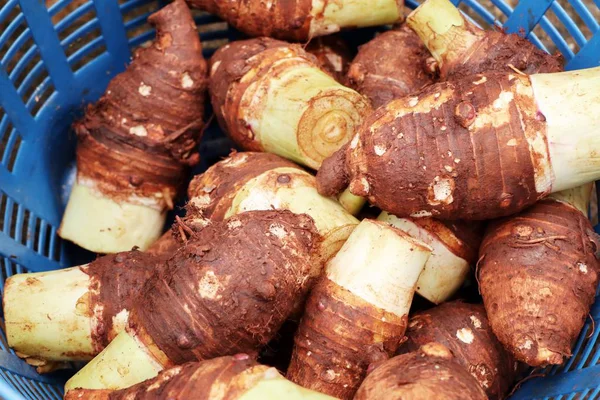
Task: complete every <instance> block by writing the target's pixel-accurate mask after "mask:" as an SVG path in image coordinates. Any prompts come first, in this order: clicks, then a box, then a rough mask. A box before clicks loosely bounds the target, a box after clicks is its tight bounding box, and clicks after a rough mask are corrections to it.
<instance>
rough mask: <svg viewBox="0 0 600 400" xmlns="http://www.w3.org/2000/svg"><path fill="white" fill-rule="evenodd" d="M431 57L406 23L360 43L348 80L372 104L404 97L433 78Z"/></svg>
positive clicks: (433, 63)
mask: <svg viewBox="0 0 600 400" xmlns="http://www.w3.org/2000/svg"><path fill="white" fill-rule="evenodd" d="M434 75H435V61H434V60H433V58H431V54H430V53H429V50H427V48H426V47H425V46H424V45H423V43H422V42H421V40H420V39H419V37H418V36H417V35H416V34H415V33H414V32H413V31H412V30H411V29H410V28H408V27H407V26H406V25H404V26H402V27H401V28H399V29H395V30H391V31H387V32H385V33H382V34H381V35H379V36H377V37H376V38H375V39H373V40H371V41H370V42H368V43H367V44H365V45H363V46H361V47H360V49H359V51H358V55H357V56H356V57H355V58H354V61H352V64H351V65H350V70H349V71H348V84H349V86H350V87H352V88H354V89H356V90H357V91H358V92H359V93H361V94H363V95H364V96H366V97H368V98H369V100H370V101H371V104H372V105H373V107H380V106H382V105H384V104H386V103H387V102H389V101H390V100H393V99H397V98H399V97H404V96H406V95H409V94H411V93H414V92H416V91H418V90H419V89H421V88H423V87H424V86H427V85H430V84H432V83H433V82H434V78H433V77H434Z"/></svg>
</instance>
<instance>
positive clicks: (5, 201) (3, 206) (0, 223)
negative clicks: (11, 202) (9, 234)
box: [0, 192, 8, 232]
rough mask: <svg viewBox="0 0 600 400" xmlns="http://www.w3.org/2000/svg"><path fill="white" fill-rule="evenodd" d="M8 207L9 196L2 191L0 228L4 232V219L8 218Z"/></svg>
mask: <svg viewBox="0 0 600 400" xmlns="http://www.w3.org/2000/svg"><path fill="white" fill-rule="evenodd" d="M7 208H8V197H7V196H6V195H5V194H4V193H2V192H0V228H1V229H2V232H4V222H5V221H4V220H5V219H6V218H8V214H7V212H6V211H7V210H6V209H7Z"/></svg>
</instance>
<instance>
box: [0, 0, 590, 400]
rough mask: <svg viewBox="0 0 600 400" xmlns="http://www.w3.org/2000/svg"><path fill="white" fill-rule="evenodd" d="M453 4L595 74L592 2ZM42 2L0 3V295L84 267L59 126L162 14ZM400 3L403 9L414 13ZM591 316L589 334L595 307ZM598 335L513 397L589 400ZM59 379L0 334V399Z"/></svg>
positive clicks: (216, 145)
mask: <svg viewBox="0 0 600 400" xmlns="http://www.w3.org/2000/svg"><path fill="white" fill-rule="evenodd" d="M453 1H454V3H455V4H459V7H460V8H461V9H462V10H463V11H465V12H466V13H467V14H468V15H469V16H471V17H472V19H473V20H474V21H475V22H477V23H479V24H481V25H491V24H496V25H498V26H503V27H504V29H506V31H508V32H520V33H523V34H527V37H528V38H529V39H530V40H532V41H533V43H535V44H536V45H538V46H539V47H541V48H544V49H546V47H545V46H544V44H543V43H546V44H548V43H551V44H552V45H553V46H554V48H553V49H558V50H559V51H560V52H561V53H562V54H563V55H564V56H565V58H566V59H567V61H568V62H567V68H568V69H577V68H586V67H592V66H597V65H600V32H599V21H600V18H598V15H600V10H599V9H600V0H594V5H588V6H586V5H584V2H583V1H581V0H521V1H520V2H518V5H517V6H516V7H515V8H514V9H513V8H512V7H510V6H509V5H507V4H506V3H505V2H504V1H502V0H491V3H493V4H494V6H495V9H494V10H491V9H488V8H486V7H484V6H483V5H481V4H480V3H479V2H478V1H477V0H463V1H460V0H453ZM45 3H47V2H45V1H42V0H0V4H3V5H0V27H3V31H2V32H0V57H1V68H0V221H2V220H3V223H0V293H1V291H2V290H3V283H4V280H5V279H6V278H7V277H9V276H11V275H13V274H15V273H22V272H26V271H35V272H37V271H45V270H52V269H58V268H63V267H67V266H70V265H74V264H78V263H82V262H85V261H87V259H89V256H90V255H89V254H86V253H83V252H81V251H78V249H77V248H75V246H72V245H70V244H69V243H66V242H63V241H62V240H61V239H60V238H59V237H58V236H57V234H56V230H57V227H58V226H59V223H60V219H61V216H62V213H63V211H64V207H65V205H66V200H67V196H68V193H69V191H70V185H71V183H72V180H73V179H74V148H75V135H74V134H73V132H72V131H71V129H70V124H71V123H72V121H73V120H74V119H75V118H77V117H79V116H80V115H81V113H82V110H83V105H84V104H86V103H89V102H92V101H95V100H96V99H98V98H99V97H100V95H101V94H102V92H103V91H104V90H105V88H106V86H107V84H108V82H109V80H110V79H111V78H112V77H113V76H114V75H115V74H117V73H119V72H121V71H122V70H123V69H124V67H125V65H126V64H127V62H128V61H129V60H130V50H131V49H132V48H133V47H136V46H138V45H140V44H142V43H144V42H146V41H148V40H149V39H151V38H152V37H153V34H154V32H153V31H152V30H151V29H150V27H149V26H148V25H147V23H146V18H147V16H148V15H149V14H150V12H152V11H154V10H156V9H158V8H159V7H160V6H162V5H163V4H162V3H163V2H162V1H157V0H154V1H152V0H95V1H87V2H82V1H76V2H73V1H72V0H58V1H54V2H48V3H53V5H52V6H50V7H49V8H48V7H47V6H46V5H45ZM73 3H75V4H73ZM82 3H83V4H82ZM407 3H408V6H409V7H411V8H414V7H416V5H417V4H418V2H416V1H411V0H408V1H407ZM588 3H589V1H588ZM74 5H76V7H74ZM594 13H596V14H594ZM594 15H596V17H594ZM196 22H197V24H198V27H199V31H200V36H201V37H202V41H203V45H204V48H205V56H207V57H208V56H210V54H211V53H212V52H213V51H214V50H215V49H216V48H217V47H218V46H220V45H221V44H223V43H224V42H225V41H226V40H228V39H231V38H232V37H233V35H235V32H233V31H232V30H229V29H228V28H227V25H226V24H224V23H222V22H220V21H219V20H218V19H217V18H215V17H213V16H210V15H206V14H202V13H197V14H196ZM553 23H554V25H553ZM366 32H369V31H368V30H366V31H363V36H365V35H367V34H368V33H366ZM363 39H364V40H367V39H368V37H364V38H363ZM230 145H231V143H230V142H229V141H228V140H227V139H226V138H225V137H224V136H223V135H222V133H221V132H220V131H219V130H218V128H217V127H216V125H215V124H213V125H212V127H211V128H210V129H209V130H208V131H207V133H206V134H205V140H204V142H203V144H202V146H201V147H202V148H201V153H202V156H203V162H202V164H201V165H200V166H199V167H198V170H199V171H201V170H203V169H205V168H206V167H207V166H208V165H209V164H211V163H213V162H214V161H216V160H217V159H218V158H219V157H220V156H223V155H225V154H227V152H228V150H229V148H230ZM209 148H210V151H207V149H209ZM591 317H592V318H593V319H594V320H595V321H596V324H595V325H596V326H600V301H598V302H597V303H596V305H595V306H594V308H593V309H592V312H591ZM598 335H600V329H596V330H594V329H593V324H592V323H591V320H589V321H588V323H587V324H586V325H585V328H584V329H583V332H582V334H581V337H580V338H579V340H578V341H577V344H576V345H575V348H574V349H573V354H574V355H573V357H572V358H571V359H570V360H568V361H567V362H566V363H565V364H564V365H562V366H559V367H554V368H549V369H547V370H545V371H543V372H544V373H545V374H546V377H544V378H536V379H532V380H529V381H527V382H526V383H524V384H523V385H522V387H521V388H520V390H518V391H517V392H516V394H515V395H514V398H516V399H532V398H536V399H538V398H539V399H541V398H545V399H549V398H552V399H563V398H564V399H574V398H577V399H584V398H585V399H593V398H598V393H599V392H600V365H598V361H599V359H600V341H597V339H598ZM597 342H598V343H599V344H598V345H597V344H596V343H597ZM67 377H68V372H63V373H55V374H50V375H38V374H37V373H36V372H35V370H34V369H33V368H32V367H30V366H29V365H27V364H26V363H25V362H23V361H22V360H21V359H19V358H18V357H17V356H16V355H15V354H14V352H13V351H12V350H10V349H9V348H8V346H7V344H6V338H5V335H4V331H3V330H2V332H0V398H2V399H7V400H17V399H60V398H61V397H62V390H63V389H62V386H63V384H64V382H65V380H66V378H67Z"/></svg>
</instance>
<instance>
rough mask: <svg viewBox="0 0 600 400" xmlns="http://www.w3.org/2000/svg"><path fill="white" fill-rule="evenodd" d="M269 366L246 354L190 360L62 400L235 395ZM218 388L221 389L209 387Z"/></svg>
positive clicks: (206, 399)
mask: <svg viewBox="0 0 600 400" xmlns="http://www.w3.org/2000/svg"><path fill="white" fill-rule="evenodd" d="M267 370H268V367H266V366H263V365H259V364H257V363H256V361H254V360H252V359H251V358H250V357H249V356H248V355H246V354H237V355H235V356H227V357H219V358H215V359H212V360H207V361H202V362H190V363H186V364H184V365H181V366H177V367H173V368H170V369H168V370H164V371H162V372H161V373H160V374H159V375H158V376H157V377H155V378H152V379H148V380H146V381H144V382H141V383H138V384H137V385H134V386H131V387H129V388H126V389H121V390H115V391H113V390H90V389H76V390H70V391H69V392H67V394H66V395H65V400H80V399H87V400H130V399H136V400H142V399H143V400H162V399H181V400H185V399H194V400H218V399H223V400H226V399H236V398H238V397H239V396H240V395H242V394H243V393H244V392H245V391H246V390H248V389H250V388H251V387H252V386H254V384H256V383H257V381H258V380H260V379H261V378H262V377H263V375H264V372H265V371H267ZM210 388H219V389H220V390H218V391H215V390H208V389H210Z"/></svg>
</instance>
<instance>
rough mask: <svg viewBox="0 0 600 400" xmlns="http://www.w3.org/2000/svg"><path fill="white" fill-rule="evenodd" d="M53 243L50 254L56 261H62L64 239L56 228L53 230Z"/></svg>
mask: <svg viewBox="0 0 600 400" xmlns="http://www.w3.org/2000/svg"><path fill="white" fill-rule="evenodd" d="M50 242H51V244H52V249H51V250H52V252H51V253H50V254H49V257H50V258H52V259H53V260H54V261H57V262H60V261H61V251H60V250H61V248H62V239H61V238H60V236H58V235H57V234H56V231H55V229H53V230H52V240H51V241H50Z"/></svg>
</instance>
